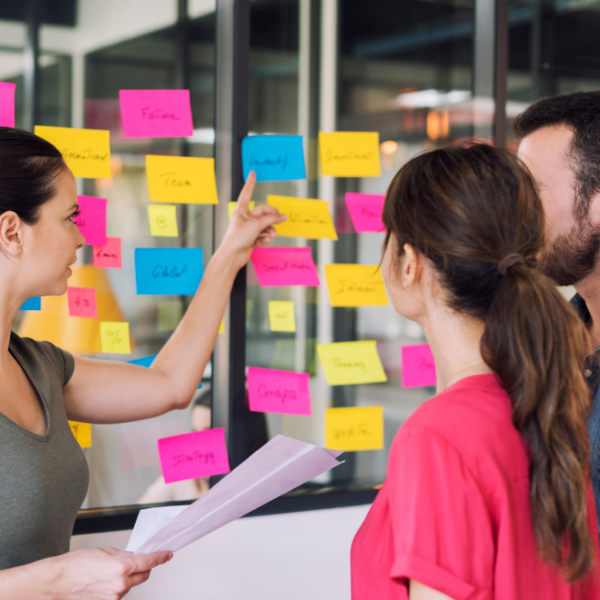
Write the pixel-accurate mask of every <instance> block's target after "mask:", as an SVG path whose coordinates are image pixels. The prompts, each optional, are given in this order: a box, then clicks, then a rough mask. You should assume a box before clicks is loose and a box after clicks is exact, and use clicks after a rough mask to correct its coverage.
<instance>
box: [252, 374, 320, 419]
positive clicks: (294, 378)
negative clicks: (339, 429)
mask: <svg viewBox="0 0 600 600" xmlns="http://www.w3.org/2000/svg"><path fill="white" fill-rule="evenodd" d="M309 377H310V375H309V374H308V373H295V372H293V371H277V370H275V369H261V368H257V367H250V368H249V369H248V377H247V383H248V402H249V404H250V410H252V411H255V412H268V413H279V414H284V415H304V416H307V417H310V416H311V415H312V410H311V406H310V390H309V387H308V379H309Z"/></svg>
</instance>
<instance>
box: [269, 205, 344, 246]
mask: <svg viewBox="0 0 600 600" xmlns="http://www.w3.org/2000/svg"><path fill="white" fill-rule="evenodd" d="M267 203H268V204H269V205H270V206H274V207H275V208H276V209H277V210H278V211H279V212H280V213H282V214H285V215H287V220H286V221H284V222H283V223H281V224H279V225H275V231H277V235H286V236H290V237H303V238H308V239H310V240H318V239H328V240H337V239H338V237H337V233H336V232H335V227H334V226H333V221H332V220H331V215H330V214H329V205H328V203H327V202H323V201H322V200H312V199H308V198H306V199H305V198H290V197H288V196H267Z"/></svg>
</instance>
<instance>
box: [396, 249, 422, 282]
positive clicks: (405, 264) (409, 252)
mask: <svg viewBox="0 0 600 600" xmlns="http://www.w3.org/2000/svg"><path fill="white" fill-rule="evenodd" d="M403 250H404V255H403V257H402V266H401V268H400V281H401V282H402V286H403V287H405V288H409V287H411V286H413V285H414V284H415V283H417V282H418V281H419V279H420V277H421V271H422V269H421V266H422V265H421V261H420V255H419V253H418V252H417V251H416V250H415V249H414V248H413V247H412V246H411V245H410V244H404V246H403Z"/></svg>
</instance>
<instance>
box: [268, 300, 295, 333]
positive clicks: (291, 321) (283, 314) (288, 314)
mask: <svg viewBox="0 0 600 600" xmlns="http://www.w3.org/2000/svg"><path fill="white" fill-rule="evenodd" d="M269 322H270V323H271V331H296V316H295V315H294V303H293V302H285V301H280V300H271V302H269Z"/></svg>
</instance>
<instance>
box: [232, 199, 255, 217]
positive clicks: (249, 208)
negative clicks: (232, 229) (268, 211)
mask: <svg viewBox="0 0 600 600" xmlns="http://www.w3.org/2000/svg"><path fill="white" fill-rule="evenodd" d="M236 206H237V202H230V203H229V204H228V205H227V214H228V215H229V219H231V215H232V214H233V211H234V210H235V207H236ZM255 206H256V202H254V200H250V202H248V210H252V209H253V208H254V207H255Z"/></svg>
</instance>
